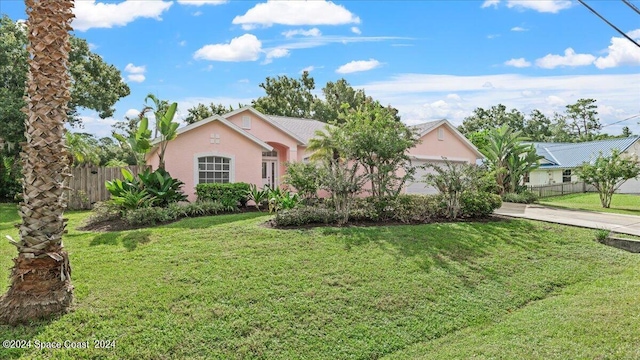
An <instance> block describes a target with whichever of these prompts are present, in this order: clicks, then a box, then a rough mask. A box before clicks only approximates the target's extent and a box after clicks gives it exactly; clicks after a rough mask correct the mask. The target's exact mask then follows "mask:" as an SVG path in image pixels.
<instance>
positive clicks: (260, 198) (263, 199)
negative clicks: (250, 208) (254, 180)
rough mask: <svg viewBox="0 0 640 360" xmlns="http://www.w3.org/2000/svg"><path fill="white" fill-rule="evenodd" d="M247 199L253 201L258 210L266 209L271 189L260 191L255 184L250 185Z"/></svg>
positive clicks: (266, 188) (265, 188)
mask: <svg viewBox="0 0 640 360" xmlns="http://www.w3.org/2000/svg"><path fill="white" fill-rule="evenodd" d="M247 199H249V200H251V201H253V202H254V203H255V207H256V209H258V211H260V208H261V207H264V206H265V204H266V203H267V202H268V201H269V188H268V187H266V186H265V187H264V188H262V189H258V187H257V186H256V185H255V184H251V185H249V190H247Z"/></svg>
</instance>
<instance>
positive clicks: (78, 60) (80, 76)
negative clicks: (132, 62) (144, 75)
mask: <svg viewBox="0 0 640 360" xmlns="http://www.w3.org/2000/svg"><path fill="white" fill-rule="evenodd" d="M25 29H26V28H25V27H24V25H21V24H17V23H15V22H14V21H12V20H11V19H10V18H9V17H7V16H6V15H4V16H3V17H2V18H1V19H0V84H1V85H2V86H0V122H1V123H2V124H3V125H2V126H1V127H0V138H4V139H5V140H6V141H9V142H13V143H20V142H23V141H24V140H25V138H24V123H25V120H26V118H25V115H24V113H22V112H21V111H20V109H21V108H23V107H24V106H25V102H24V96H25V82H26V79H27V72H28V66H27V58H28V54H27V50H26V46H27V34H26V31H25ZM70 42H71V50H70V53H69V65H68V66H67V69H68V71H69V73H70V76H71V79H72V81H71V83H72V85H71V89H70V91H71V98H70V100H69V104H67V106H68V108H67V115H68V121H69V122H70V123H71V124H73V125H77V126H81V125H82V122H81V119H80V117H79V116H78V110H79V109H80V108H87V109H91V110H95V111H97V112H98V115H99V116H100V117H101V118H103V119H104V118H107V117H110V116H112V115H113V112H114V111H115V109H114V107H113V105H114V104H115V103H116V102H117V101H118V100H119V99H120V98H122V97H124V96H127V95H129V93H130V90H129V87H128V86H127V84H126V83H125V82H124V81H123V80H122V75H121V74H120V71H119V70H118V69H117V68H116V67H115V66H113V65H110V64H107V63H106V62H105V61H104V60H103V59H102V58H101V57H100V56H99V55H97V54H95V53H93V52H92V51H91V50H90V49H89V45H88V43H87V42H86V40H84V39H80V38H76V37H73V36H72V37H71V40H70Z"/></svg>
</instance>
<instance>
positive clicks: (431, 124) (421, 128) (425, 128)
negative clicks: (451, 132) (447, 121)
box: [413, 120, 443, 134]
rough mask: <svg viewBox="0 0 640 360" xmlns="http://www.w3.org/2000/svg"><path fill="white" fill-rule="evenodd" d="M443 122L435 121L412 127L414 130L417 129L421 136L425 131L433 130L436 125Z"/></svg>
mask: <svg viewBox="0 0 640 360" xmlns="http://www.w3.org/2000/svg"><path fill="white" fill-rule="evenodd" d="M442 121H443V120H435V121H429V122H426V123H422V124H417V125H413V127H414V128H416V129H418V131H419V132H420V133H421V134H424V133H426V132H427V131H429V130H431V129H432V128H434V127H435V126H437V125H438V124H440V123H441V122H442Z"/></svg>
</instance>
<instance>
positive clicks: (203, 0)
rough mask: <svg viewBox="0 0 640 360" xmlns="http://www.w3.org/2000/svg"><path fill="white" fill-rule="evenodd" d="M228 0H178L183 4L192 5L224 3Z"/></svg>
mask: <svg viewBox="0 0 640 360" xmlns="http://www.w3.org/2000/svg"><path fill="white" fill-rule="evenodd" d="M227 2H228V0H178V4H181V5H192V6H202V5H222V4H225V3H227Z"/></svg>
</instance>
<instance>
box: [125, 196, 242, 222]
mask: <svg viewBox="0 0 640 360" xmlns="http://www.w3.org/2000/svg"><path fill="white" fill-rule="evenodd" d="M234 211H238V208H237V207H228V206H225V205H224V204H222V203H221V202H219V201H197V202H194V203H187V204H178V203H173V204H169V206H167V207H146V208H140V209H135V210H129V211H127V212H126V214H125V215H124V217H123V219H124V220H125V221H126V222H127V223H128V224H129V225H135V226H138V225H155V224H157V223H163V222H167V221H173V220H178V219H182V218H185V217H197V216H205V215H217V214H221V213H228V212H234Z"/></svg>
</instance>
